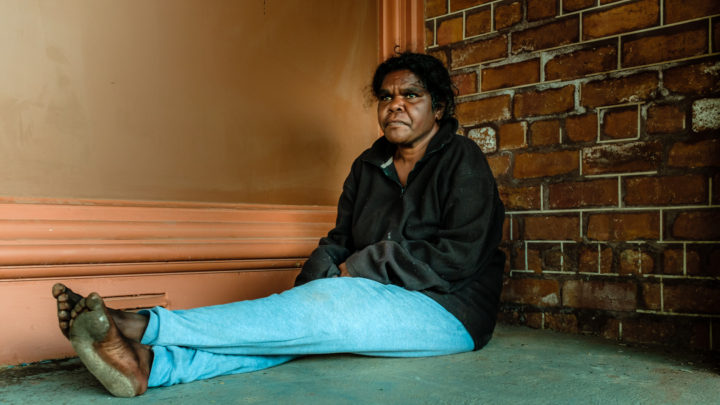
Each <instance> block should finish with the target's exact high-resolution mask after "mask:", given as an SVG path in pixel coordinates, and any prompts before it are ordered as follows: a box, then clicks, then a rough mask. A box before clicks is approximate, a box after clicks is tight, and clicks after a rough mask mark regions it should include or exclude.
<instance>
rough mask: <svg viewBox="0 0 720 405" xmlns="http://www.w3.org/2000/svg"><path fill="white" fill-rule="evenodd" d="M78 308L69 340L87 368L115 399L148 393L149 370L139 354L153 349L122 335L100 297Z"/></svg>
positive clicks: (92, 298)
mask: <svg viewBox="0 0 720 405" xmlns="http://www.w3.org/2000/svg"><path fill="white" fill-rule="evenodd" d="M78 306H80V308H77V307H76V308H75V310H74V311H75V312H76V316H75V317H74V319H73V320H72V322H71V324H70V331H69V338H70V343H71V344H72V346H73V348H74V349H75V352H76V353H77V354H78V356H79V357H80V360H81V361H82V362H83V364H85V367H87V369H88V370H89V371H90V373H91V374H92V375H94V376H95V378H97V379H98V380H99V381H100V383H102V385H103V386H104V387H105V388H106V389H107V390H108V391H109V392H110V393H111V394H112V395H115V396H117V397H134V396H136V395H140V394H142V393H143V392H145V390H146V389H147V375H148V374H149V367H147V364H143V361H141V360H140V356H139V355H138V350H147V351H149V349H148V348H143V347H141V346H142V345H140V344H138V343H135V342H131V341H128V340H126V339H125V338H124V337H123V336H122V334H120V333H119V331H118V330H117V328H116V327H115V325H114V323H113V320H112V318H111V317H110V316H109V314H108V311H107V309H106V308H105V305H104V303H103V301H102V298H101V297H100V296H99V295H98V294H96V293H92V294H90V295H88V296H87V298H85V300H84V302H80V303H78ZM145 363H147V361H146V362H145ZM144 368H147V370H146V371H145V370H144Z"/></svg>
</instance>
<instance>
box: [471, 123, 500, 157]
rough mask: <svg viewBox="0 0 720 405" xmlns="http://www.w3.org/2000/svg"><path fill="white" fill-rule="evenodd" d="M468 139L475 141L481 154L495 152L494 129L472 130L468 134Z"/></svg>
mask: <svg viewBox="0 0 720 405" xmlns="http://www.w3.org/2000/svg"><path fill="white" fill-rule="evenodd" d="M468 138H470V139H472V140H473V141H475V143H476V144H477V145H478V146H479V147H480V149H482V151H483V153H492V152H495V151H496V150H497V139H496V134H495V129H494V128H492V127H481V128H473V129H471V130H470V131H469V132H468Z"/></svg>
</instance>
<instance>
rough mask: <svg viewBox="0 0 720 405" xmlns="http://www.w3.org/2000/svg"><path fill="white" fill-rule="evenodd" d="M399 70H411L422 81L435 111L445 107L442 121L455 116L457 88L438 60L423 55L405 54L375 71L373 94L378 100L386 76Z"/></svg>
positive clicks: (399, 55) (387, 61) (394, 57)
mask: <svg viewBox="0 0 720 405" xmlns="http://www.w3.org/2000/svg"><path fill="white" fill-rule="evenodd" d="M398 70H409V71H411V72H413V74H415V76H417V77H418V79H420V81H421V82H422V84H423V86H425V89H426V90H427V91H428V93H430V98H431V100H432V108H433V110H435V111H437V109H438V108H440V107H444V111H443V116H442V118H440V121H445V120H447V119H450V118H452V117H453V115H455V86H454V85H453V83H452V81H451V80H450V74H449V73H448V71H447V69H445V66H444V65H443V64H442V62H440V61H439V60H438V59H437V58H434V57H432V56H430V55H425V54H422V53H412V52H403V53H400V54H397V55H395V56H393V57H391V58H389V59H387V60H385V62H383V63H381V64H380V65H379V66H378V67H377V69H375V75H373V79H372V92H373V95H374V96H375V97H376V98H378V97H379V95H380V87H381V86H382V83H383V80H385V76H387V75H388V74H389V73H392V72H397V71H398Z"/></svg>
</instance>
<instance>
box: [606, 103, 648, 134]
mask: <svg viewBox="0 0 720 405" xmlns="http://www.w3.org/2000/svg"><path fill="white" fill-rule="evenodd" d="M601 117H602V118H601V121H602V122H601V124H600V139H630V138H636V137H638V135H639V133H638V131H639V127H638V120H639V111H638V107H637V106H632V107H619V108H612V109H608V110H605V114H603V115H601Z"/></svg>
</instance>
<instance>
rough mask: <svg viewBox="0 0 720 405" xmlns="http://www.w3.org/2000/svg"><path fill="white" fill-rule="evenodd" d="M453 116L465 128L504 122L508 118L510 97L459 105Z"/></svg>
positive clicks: (486, 99)
mask: <svg viewBox="0 0 720 405" xmlns="http://www.w3.org/2000/svg"><path fill="white" fill-rule="evenodd" d="M455 115H456V116H457V119H458V121H460V124H462V125H465V126H470V125H477V124H482V123H484V122H493V121H501V120H506V119H508V118H510V96H509V95H502V96H497V97H488V98H483V99H480V100H475V101H468V102H465V103H459V104H458V105H457V107H456V108H455Z"/></svg>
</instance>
